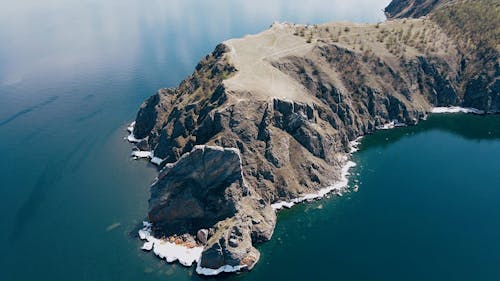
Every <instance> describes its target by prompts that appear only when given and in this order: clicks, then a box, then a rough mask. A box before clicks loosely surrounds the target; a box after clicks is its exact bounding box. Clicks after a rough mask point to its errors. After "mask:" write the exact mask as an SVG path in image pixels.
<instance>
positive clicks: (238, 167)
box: [129, 0, 500, 275]
mask: <svg viewBox="0 0 500 281" xmlns="http://www.w3.org/2000/svg"><path fill="white" fill-rule="evenodd" d="M499 6H500V4H499V3H498V1H493V0H478V1H440V0H428V1H427V0H422V1H420V0H395V1H393V2H392V3H391V4H390V5H389V6H388V7H387V8H386V10H385V11H386V14H387V15H388V18H389V20H388V21H386V22H383V23H379V24H353V23H327V24H322V25H298V24H291V23H275V24H273V25H272V26H271V27H270V28H269V29H268V30H266V31H264V32H262V33H259V34H256V35H248V36H245V37H244V38H241V39H231V40H228V41H226V42H223V43H221V44H220V45H218V46H217V47H216V48H215V50H214V51H213V53H211V54H209V55H207V56H206V57H205V58H204V59H203V60H201V61H200V63H199V64H198V65H197V66H196V69H195V71H194V73H193V74H192V75H191V76H189V77H188V78H186V79H185V80H184V81H182V83H181V84H180V85H179V86H178V87H177V88H169V89H161V90H159V91H158V92H157V94H156V95H154V96H152V97H150V98H149V99H148V100H146V101H145V102H144V103H143V104H142V105H141V108H140V110H139V112H138V114H137V118H136V120H135V124H134V126H132V127H131V128H130V130H131V135H130V136H129V140H131V141H133V142H135V143H136V148H135V150H136V151H134V155H135V156H137V157H141V156H149V157H151V158H152V161H153V162H154V163H156V164H158V165H159V166H160V168H161V171H160V173H159V176H158V180H157V181H156V182H155V184H153V186H152V187H151V199H150V201H149V206H150V207H149V214H148V216H149V221H150V222H151V223H152V225H151V226H148V227H149V228H148V231H149V230H150V231H151V233H152V235H154V236H155V237H164V239H167V240H168V239H170V240H172V239H171V238H172V237H176V239H174V240H172V241H177V242H176V244H179V245H188V246H187V247H188V248H193V247H202V250H201V254H200V255H199V257H196V261H197V263H198V269H197V272H198V273H200V274H209V275H210V274H217V273H220V272H229V271H236V270H241V269H251V268H252V267H253V266H254V265H255V263H256V262H257V261H258V259H259V252H258V251H257V250H256V249H255V247H254V245H255V244H256V243H260V242H264V241H267V240H269V239H271V236H272V233H273V230H274V226H275V223H276V216H275V212H274V210H273V208H274V209H277V208H280V207H283V206H291V205H293V203H296V202H300V201H303V200H308V199H313V198H318V197H321V196H324V195H325V194H326V193H327V192H330V191H337V192H341V191H342V190H343V189H344V188H346V186H345V176H346V173H347V169H348V167H350V166H351V164H350V163H349V162H348V156H349V152H350V150H351V147H350V146H351V144H352V141H353V140H355V139H356V138H358V137H360V136H363V135H366V134H369V133H372V132H374V131H375V130H377V129H381V128H390V127H393V126H398V125H415V124H417V123H418V122H419V121H420V120H422V119H425V117H426V115H427V114H428V113H429V112H430V111H431V109H432V108H434V107H448V106H463V107H474V108H476V109H477V111H474V112H479V113H482V112H486V113H494V112H500V82H499V76H500V75H499V74H500V67H499V56H498V53H499V48H500V42H499V38H500V36H499V33H500V27H499V25H500V12H499V11H500V8H499ZM471 15H472V16H471ZM479 15H480V17H479ZM478 17H479V18H478ZM479 21H480V22H479ZM346 167H347V168H346ZM339 183H342V184H339Z"/></svg>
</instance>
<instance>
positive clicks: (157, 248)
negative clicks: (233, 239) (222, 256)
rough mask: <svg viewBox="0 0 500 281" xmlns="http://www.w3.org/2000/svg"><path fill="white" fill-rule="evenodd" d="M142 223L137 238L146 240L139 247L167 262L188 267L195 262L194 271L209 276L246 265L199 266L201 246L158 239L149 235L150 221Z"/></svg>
mask: <svg viewBox="0 0 500 281" xmlns="http://www.w3.org/2000/svg"><path fill="white" fill-rule="evenodd" d="M142 224H143V228H142V229H141V230H139V238H141V240H145V241H146V242H144V245H143V246H142V248H141V249H143V250H145V251H151V250H153V253H154V254H155V255H156V256H158V257H159V258H161V259H165V260H166V261H167V262H168V263H172V262H175V261H179V263H180V264H182V265H184V266H187V267H189V266H192V265H193V263H194V262H196V273H198V274H201V275H209V276H211V275H217V274H220V273H222V272H236V271H239V270H241V269H242V268H244V267H246V265H238V266H231V265H224V266H221V267H219V268H217V269H212V268H205V267H201V266H200V260H201V254H202V252H203V246H197V247H193V248H189V247H186V246H184V245H177V244H175V243H171V242H169V241H166V240H165V239H158V238H156V237H154V236H153V235H151V227H152V224H151V223H149V222H146V221H145V222H143V223H142Z"/></svg>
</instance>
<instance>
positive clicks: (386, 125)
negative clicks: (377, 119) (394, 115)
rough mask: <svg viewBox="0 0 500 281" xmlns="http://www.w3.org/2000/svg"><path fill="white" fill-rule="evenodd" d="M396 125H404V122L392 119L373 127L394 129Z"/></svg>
mask: <svg viewBox="0 0 500 281" xmlns="http://www.w3.org/2000/svg"><path fill="white" fill-rule="evenodd" d="M396 127H406V124H405V123H403V122H399V121H398V120H392V121H391V122H389V123H387V124H383V125H380V126H377V127H375V128H376V129H377V130H389V129H394V128H396Z"/></svg>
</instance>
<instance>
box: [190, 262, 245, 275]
mask: <svg viewBox="0 0 500 281" xmlns="http://www.w3.org/2000/svg"><path fill="white" fill-rule="evenodd" d="M245 267H246V265H237V266H231V265H224V266H221V267H219V268H217V269H212V268H206V267H201V266H200V263H198V265H197V266H196V273H198V274H201V275H208V276H213V275H217V274H220V273H222V272H226V273H228V272H236V271H240V270H241V269H242V268H245Z"/></svg>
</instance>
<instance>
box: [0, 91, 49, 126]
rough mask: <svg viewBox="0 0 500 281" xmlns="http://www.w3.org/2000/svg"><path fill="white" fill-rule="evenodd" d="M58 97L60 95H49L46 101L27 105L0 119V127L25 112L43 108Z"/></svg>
mask: <svg viewBox="0 0 500 281" xmlns="http://www.w3.org/2000/svg"><path fill="white" fill-rule="evenodd" d="M58 98H59V96H52V97H49V98H48V99H47V100H45V101H43V102H41V103H39V104H36V105H32V106H29V107H27V108H25V109H23V110H20V111H18V112H16V113H14V114H12V115H11V116H9V117H7V118H5V119H4V120H1V121H0V127H2V126H4V125H7V124H9V123H10V122H12V121H14V120H16V119H17V118H19V117H21V116H23V115H25V114H28V113H30V112H32V111H35V110H37V109H40V108H42V107H44V106H47V105H49V104H51V103H53V102H55V101H56V100H57V99H58Z"/></svg>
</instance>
